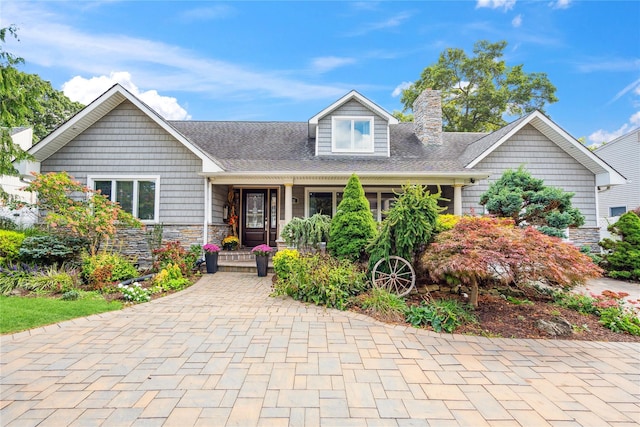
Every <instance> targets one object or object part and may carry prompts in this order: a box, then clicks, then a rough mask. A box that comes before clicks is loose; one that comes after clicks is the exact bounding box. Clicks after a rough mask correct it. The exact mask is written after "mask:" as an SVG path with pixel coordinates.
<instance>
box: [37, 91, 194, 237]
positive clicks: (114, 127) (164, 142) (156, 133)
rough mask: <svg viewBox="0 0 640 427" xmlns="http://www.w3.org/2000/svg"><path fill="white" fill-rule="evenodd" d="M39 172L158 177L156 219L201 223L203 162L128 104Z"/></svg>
mask: <svg viewBox="0 0 640 427" xmlns="http://www.w3.org/2000/svg"><path fill="white" fill-rule="evenodd" d="M41 171H42V173H47V172H59V171H67V172H68V173H69V174H70V175H72V176H74V177H75V178H76V179H78V180H79V181H81V182H83V183H86V179H87V175H101V176H106V175H113V176H114V177H117V176H126V175H150V174H153V175H159V176H160V192H161V193H160V218H159V222H161V223H165V224H198V225H201V224H202V223H203V220H204V188H203V184H202V182H203V181H202V177H201V176H199V175H198V173H199V172H201V171H202V161H201V160H200V159H199V158H198V157H196V156H195V155H194V154H193V153H192V152H190V151H189V150H188V149H187V148H185V147H184V146H183V145H182V144H181V143H179V142H178V141H176V140H175V139H174V138H173V137H172V136H171V135H169V134H168V133H167V132H166V131H165V130H163V129H162V128H160V126H158V125H157V124H156V123H154V122H153V121H152V120H151V119H149V117H147V116H146V115H145V114H144V113H143V112H141V111H140V110H139V109H138V108H136V107H135V106H134V105H133V104H131V103H130V102H128V101H125V102H123V103H122V104H120V105H119V106H118V107H116V108H114V109H113V110H112V111H111V112H110V113H109V114H107V115H105V116H104V117H103V118H102V119H100V120H98V121H97V122H96V123H95V124H93V125H92V126H91V127H89V128H88V129H87V130H86V131H84V132H83V133H81V134H80V135H78V136H77V137H76V138H75V139H73V140H72V141H70V142H69V143H68V144H66V145H65V146H64V147H62V148H61V149H60V150H58V151H57V152H56V153H55V154H54V155H52V156H51V157H49V158H48V159H46V160H44V161H43V162H42V165H41Z"/></svg>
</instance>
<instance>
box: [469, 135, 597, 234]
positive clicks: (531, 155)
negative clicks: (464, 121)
mask: <svg viewBox="0 0 640 427" xmlns="http://www.w3.org/2000/svg"><path fill="white" fill-rule="evenodd" d="M520 165H524V167H525V168H526V170H528V171H529V172H530V173H531V174H532V175H533V176H534V177H536V178H542V179H544V183H545V185H548V186H553V187H560V188H562V189H563V190H565V191H568V192H572V193H575V195H574V196H573V199H572V204H573V206H574V207H576V208H578V209H580V212H582V214H583V215H584V216H585V226H586V227H595V226H596V224H597V222H596V209H595V207H596V205H595V176H594V175H593V173H591V172H590V171H589V170H588V169H587V168H585V167H584V166H582V165H581V164H579V163H578V162H576V161H575V159H573V157H571V156H569V155H568V154H567V153H565V152H564V151H563V150H561V149H560V148H559V147H558V146H557V145H555V144H554V143H553V142H551V141H550V140H548V139H547V138H546V137H545V136H544V135H542V134H541V133H540V132H539V131H538V130H537V129H535V128H534V127H533V126H531V125H527V126H525V127H523V128H522V129H521V130H520V131H519V132H517V133H516V134H515V135H514V136H513V137H512V138H511V139H510V140H509V141H507V142H506V143H504V144H502V145H501V146H500V147H498V148H497V149H496V150H494V151H493V152H492V153H491V154H489V155H488V156H487V157H485V158H484V159H483V160H482V161H481V162H480V163H479V164H478V165H477V166H476V167H474V170H486V171H493V172H494V173H493V174H492V175H491V177H490V178H489V179H488V180H485V181H481V182H480V183H478V185H475V186H471V187H465V188H464V189H463V193H462V197H463V200H462V210H463V212H464V213H469V212H470V211H471V210H474V211H475V212H476V213H482V212H484V211H483V207H482V206H480V204H479V201H480V196H481V195H482V193H484V192H485V191H486V190H487V189H488V188H489V185H490V184H491V183H492V182H495V181H497V180H498V179H499V178H500V176H501V175H502V171H504V170H507V169H517V168H518V167H520Z"/></svg>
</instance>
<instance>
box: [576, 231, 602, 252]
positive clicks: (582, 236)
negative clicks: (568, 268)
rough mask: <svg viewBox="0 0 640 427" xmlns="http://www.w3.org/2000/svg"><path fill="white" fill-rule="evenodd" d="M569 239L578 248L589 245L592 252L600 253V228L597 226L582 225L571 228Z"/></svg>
mask: <svg viewBox="0 0 640 427" xmlns="http://www.w3.org/2000/svg"><path fill="white" fill-rule="evenodd" d="M569 240H570V241H571V243H573V244H574V245H576V246H577V247H578V248H581V247H583V246H588V247H590V248H591V253H600V251H601V248H600V246H599V245H598V242H599V241H600V229H599V228H597V227H580V228H570V229H569Z"/></svg>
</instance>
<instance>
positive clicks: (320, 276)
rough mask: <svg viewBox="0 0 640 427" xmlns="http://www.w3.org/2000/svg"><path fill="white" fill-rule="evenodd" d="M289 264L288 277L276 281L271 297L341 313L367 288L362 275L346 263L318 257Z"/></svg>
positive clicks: (321, 256) (350, 264) (293, 259)
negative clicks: (318, 306)
mask: <svg viewBox="0 0 640 427" xmlns="http://www.w3.org/2000/svg"><path fill="white" fill-rule="evenodd" d="M291 260H292V261H291V265H292V273H291V275H290V276H289V278H288V279H283V280H280V279H279V280H277V281H276V283H275V284H274V295H289V296H291V297H292V298H294V299H296V300H299V301H304V302H312V303H314V304H316V305H323V306H326V307H331V308H337V309H340V310H344V309H346V308H347V307H348V305H349V299H350V298H351V297H352V296H355V295H358V294H359V293H361V292H362V291H364V290H365V289H366V287H367V278H366V276H365V273H364V272H363V271H361V269H359V268H358V267H357V266H356V265H355V264H353V263H351V262H349V261H348V260H338V259H335V258H332V257H330V256H327V255H319V254H315V255H305V256H301V257H299V258H292V259H291Z"/></svg>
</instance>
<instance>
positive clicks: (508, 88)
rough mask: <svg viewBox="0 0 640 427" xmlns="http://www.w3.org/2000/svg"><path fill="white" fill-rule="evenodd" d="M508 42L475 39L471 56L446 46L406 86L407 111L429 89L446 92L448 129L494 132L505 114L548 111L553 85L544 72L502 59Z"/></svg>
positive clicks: (444, 112) (444, 108)
mask: <svg viewBox="0 0 640 427" xmlns="http://www.w3.org/2000/svg"><path fill="white" fill-rule="evenodd" d="M506 46H507V42H506V41H500V42H497V43H490V42H488V41H486V40H482V41H479V42H477V43H475V45H474V47H473V53H474V56H471V57H470V56H467V54H466V53H465V52H464V51H463V50H462V49H457V48H448V49H447V50H445V51H444V52H442V53H441V54H440V57H439V59H438V62H437V63H436V64H433V65H430V66H428V67H427V68H425V69H424V70H423V71H422V74H421V76H420V78H419V79H418V80H416V81H415V82H414V83H413V84H412V85H411V86H410V87H409V88H408V89H405V90H404V91H403V93H402V98H401V102H402V103H403V104H404V110H403V111H407V110H410V109H411V108H412V105H413V102H414V101H415V99H416V98H417V97H418V95H419V94H420V93H421V92H422V91H424V90H425V89H427V88H431V89H436V90H439V91H441V93H442V116H443V117H442V118H443V128H444V130H445V131H448V132H490V131H494V130H496V129H499V128H501V127H503V126H504V125H505V124H506V121H505V120H504V119H503V117H502V116H503V114H505V113H506V114H509V115H514V116H521V115H523V114H526V113H529V112H531V111H534V110H540V111H544V106H545V104H547V103H549V104H550V103H553V102H556V101H557V100H558V99H557V98H556V96H555V91H556V88H555V86H553V84H551V82H550V81H549V79H548V78H547V75H546V74H545V73H525V72H524V70H523V65H514V66H507V65H506V63H505V61H504V60H502V59H501V58H502V56H503V51H504V49H505V47H506Z"/></svg>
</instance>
